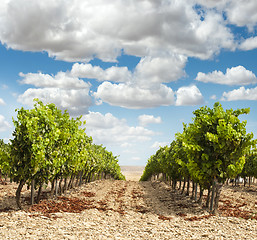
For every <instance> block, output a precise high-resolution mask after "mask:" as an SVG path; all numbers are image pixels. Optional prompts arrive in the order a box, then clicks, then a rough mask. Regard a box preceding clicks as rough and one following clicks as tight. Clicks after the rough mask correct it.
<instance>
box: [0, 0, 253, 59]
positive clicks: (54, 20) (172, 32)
mask: <svg viewBox="0 0 257 240" xmlns="http://www.w3.org/2000/svg"><path fill="white" fill-rule="evenodd" d="M194 4H195V2H194V1H192V0H185V1H165V0H160V1H152V0H145V1H138V0H132V1H120V0H115V1H106V0H98V1H95V0H88V1H84V0H71V1H65V0H56V1H54V2H53V1H52V0H44V1H41V0H34V1H33V2H31V1H30V0H9V1H1V5H0V6H1V18H0V40H1V42H2V43H3V44H6V45H7V46H8V47H11V48H14V49H20V50H26V51H46V52H48V54H49V55H50V56H52V57H55V58H57V59H62V60H66V61H86V62H88V61H90V60H91V59H93V58H95V57H96V58H99V59H101V60H103V61H116V59H117V57H118V56H119V55H120V54H121V52H122V51H124V53H125V54H129V55H136V56H139V57H143V56H153V57H156V56H160V55H162V54H163V53H165V54H167V53H168V54H170V53H174V52H175V53H179V54H184V55H187V56H193V57H200V58H203V59H206V58H209V57H211V56H212V55H213V54H215V53H218V52H219V51H220V49H221V48H229V49H231V48H233V47H234V41H233V35H232V34H231V33H230V31H229V29H228V28H227V27H226V26H225V21H224V19H223V17H222V14H221V13H218V12H215V11H205V15H204V19H203V20H202V19H201V17H202V15H201V14H199V15H198V13H197V11H196V10H195V9H194V8H193V6H194ZM241 5H242V4H241ZM243 5H249V4H243ZM253 9H255V8H253ZM234 11H236V9H234ZM244 12H247V13H248V14H249V13H250V12H249V11H248V10H244ZM230 15H231V19H232V20H233V19H234V18H233V14H230ZM230 15H229V16H230ZM239 15H240V14H239ZM252 15H255V14H254V13H253V14H252ZM252 15H247V16H251V20H254V19H255V17H252ZM32 19H33V21H32ZM243 22H244V21H243ZM248 22H250V20H249V21H247V22H246V23H248Z"/></svg>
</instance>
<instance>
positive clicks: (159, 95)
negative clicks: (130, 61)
mask: <svg viewBox="0 0 257 240" xmlns="http://www.w3.org/2000/svg"><path fill="white" fill-rule="evenodd" d="M94 96H95V97H96V98H100V99H101V100H102V101H104V102H106V103H109V104H110V105H113V106H121V107H125V108H134V109H140V108H152V107H157V106H168V105H172V104H173V103H174V92H173V91H172V89H171V88H169V87H167V86H165V85H163V84H161V85H159V87H158V88H154V89H144V88H140V87H138V86H135V85H129V84H123V83H121V84H112V83H110V82H103V83H102V84H101V85H100V86H99V87H98V89H97V92H95V93H94Z"/></svg>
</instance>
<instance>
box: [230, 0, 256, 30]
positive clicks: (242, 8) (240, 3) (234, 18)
mask: <svg viewBox="0 0 257 240" xmlns="http://www.w3.org/2000/svg"><path fill="white" fill-rule="evenodd" d="M256 9H257V2H256V0H247V1H245V0H237V1H230V2H229V4H228V5H227V7H226V12H227V17H228V20H229V21H230V23H232V24H235V25H237V26H239V27H243V26H247V27H248V29H249V30H250V31H253V29H254V27H255V26H256V24H257V12H256Z"/></svg>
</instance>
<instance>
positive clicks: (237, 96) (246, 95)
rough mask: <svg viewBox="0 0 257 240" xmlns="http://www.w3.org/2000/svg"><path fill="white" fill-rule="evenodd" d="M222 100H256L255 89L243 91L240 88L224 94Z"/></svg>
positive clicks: (256, 91) (256, 89)
mask: <svg viewBox="0 0 257 240" xmlns="http://www.w3.org/2000/svg"><path fill="white" fill-rule="evenodd" d="M222 100H224V101H236V100H257V87H255V88H248V89H245V88H244V87H240V88H239V89H235V90H233V91H230V92H224V93H223V97H222Z"/></svg>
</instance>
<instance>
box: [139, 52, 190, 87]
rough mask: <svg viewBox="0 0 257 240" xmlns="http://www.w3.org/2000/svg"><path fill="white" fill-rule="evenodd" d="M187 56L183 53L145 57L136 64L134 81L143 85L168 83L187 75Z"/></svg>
mask: <svg viewBox="0 0 257 240" xmlns="http://www.w3.org/2000/svg"><path fill="white" fill-rule="evenodd" d="M186 61H187V58H186V57H185V56H182V55H175V54H174V55H173V56H169V57H155V58H152V57H144V58H141V60H140V62H139V63H138V65H137V66H136V69H135V73H134V81H135V82H136V83H137V84H140V85H142V86H146V85H152V84H156V83H168V82H172V81H176V80H178V79H179V78H181V77H183V76H185V71H184V67H185V64H186Z"/></svg>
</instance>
